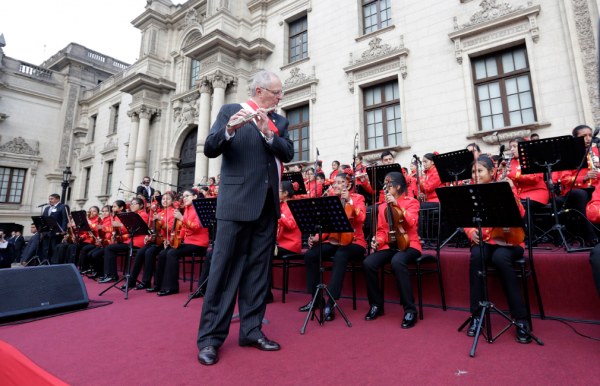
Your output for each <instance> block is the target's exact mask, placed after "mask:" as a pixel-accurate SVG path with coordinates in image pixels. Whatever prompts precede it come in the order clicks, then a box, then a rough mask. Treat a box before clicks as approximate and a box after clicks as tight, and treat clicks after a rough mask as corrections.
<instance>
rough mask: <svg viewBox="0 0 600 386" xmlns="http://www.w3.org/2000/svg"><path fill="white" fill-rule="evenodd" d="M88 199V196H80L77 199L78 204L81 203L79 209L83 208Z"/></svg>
mask: <svg viewBox="0 0 600 386" xmlns="http://www.w3.org/2000/svg"><path fill="white" fill-rule="evenodd" d="M87 201H88V199H87V198H78V199H77V200H75V202H76V203H77V205H79V210H83V206H84V205H85V203H86V202H87Z"/></svg>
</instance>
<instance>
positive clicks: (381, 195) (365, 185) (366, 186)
mask: <svg viewBox="0 0 600 386" xmlns="http://www.w3.org/2000/svg"><path fill="white" fill-rule="evenodd" d="M357 183H360V184H361V185H362V187H363V189H365V191H366V192H367V193H369V194H370V195H371V196H372V195H373V187H372V186H371V184H370V183H369V181H368V180H365V181H362V180H360V179H359V180H358V181H357ZM373 199H375V197H373ZM382 202H385V193H384V192H383V190H380V191H379V199H378V200H377V203H378V204H381V203H382Z"/></svg>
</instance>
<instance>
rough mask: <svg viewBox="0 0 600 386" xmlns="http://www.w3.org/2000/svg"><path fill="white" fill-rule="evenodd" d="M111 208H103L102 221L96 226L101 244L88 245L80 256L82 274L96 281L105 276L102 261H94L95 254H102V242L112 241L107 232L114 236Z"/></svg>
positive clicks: (108, 206) (107, 206) (106, 206)
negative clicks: (111, 223)
mask: <svg viewBox="0 0 600 386" xmlns="http://www.w3.org/2000/svg"><path fill="white" fill-rule="evenodd" d="M110 215H111V206H110V205H105V206H103V207H102V215H101V217H102V219H101V221H100V222H99V223H98V225H96V227H97V229H98V237H99V238H100V242H99V243H98V244H97V245H86V246H85V247H83V248H82V249H81V254H80V256H79V264H80V265H81V269H82V270H83V271H82V272H81V273H82V274H88V275H90V276H88V277H89V278H90V279H96V278H98V277H100V276H103V267H104V264H102V260H101V258H100V260H98V262H95V261H94V257H93V256H94V253H100V251H101V250H102V249H103V248H104V244H102V242H103V241H104V240H107V239H108V240H110V236H108V235H107V233H106V232H109V233H111V234H112V227H111V226H110V221H111V216H110ZM101 253H102V256H104V251H102V252H101Z"/></svg>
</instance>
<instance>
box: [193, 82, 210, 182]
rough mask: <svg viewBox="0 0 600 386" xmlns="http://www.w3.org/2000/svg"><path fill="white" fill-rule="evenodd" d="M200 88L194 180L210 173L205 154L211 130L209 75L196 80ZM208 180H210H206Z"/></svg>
mask: <svg viewBox="0 0 600 386" xmlns="http://www.w3.org/2000/svg"><path fill="white" fill-rule="evenodd" d="M196 83H197V84H198V89H199V90H200V112H199V114H198V142H197V144H196V175H195V176H194V181H197V182H200V181H201V180H202V178H204V177H207V178H208V177H209V175H208V158H207V157H206V156H205V155H204V143H205V142H206V137H208V133H209V131H210V123H211V114H210V91H211V87H210V82H209V81H208V78H207V77H203V78H202V79H198V80H197V81H196ZM206 182H208V181H206Z"/></svg>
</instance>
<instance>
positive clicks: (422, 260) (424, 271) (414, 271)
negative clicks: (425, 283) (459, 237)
mask: <svg viewBox="0 0 600 386" xmlns="http://www.w3.org/2000/svg"><path fill="white" fill-rule="evenodd" d="M429 211H431V212H432V213H421V212H429ZM430 216H433V217H430ZM422 218H426V219H430V220H431V221H432V222H437V237H436V239H434V240H430V241H431V242H435V255H421V256H420V257H419V258H417V259H416V260H415V263H414V265H415V267H414V268H413V267H409V268H408V271H409V273H410V275H412V276H416V277H417V290H418V297H419V319H420V320H423V291H422V284H421V277H422V276H423V275H429V274H432V273H437V274H438V279H439V282H440V293H441V297H442V309H443V310H444V311H446V296H445V295H444V283H443V281H442V267H441V265H440V246H441V243H440V241H441V228H442V227H441V226H440V221H441V206H440V208H439V209H438V208H430V209H421V210H420V211H419V220H420V219H422ZM427 264H436V265H437V268H422V265H427ZM385 274H390V275H391V274H392V270H391V269H385V267H384V268H382V272H381V290H382V292H383V291H385Z"/></svg>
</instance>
